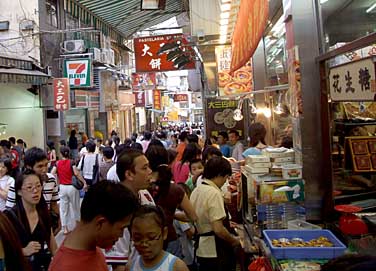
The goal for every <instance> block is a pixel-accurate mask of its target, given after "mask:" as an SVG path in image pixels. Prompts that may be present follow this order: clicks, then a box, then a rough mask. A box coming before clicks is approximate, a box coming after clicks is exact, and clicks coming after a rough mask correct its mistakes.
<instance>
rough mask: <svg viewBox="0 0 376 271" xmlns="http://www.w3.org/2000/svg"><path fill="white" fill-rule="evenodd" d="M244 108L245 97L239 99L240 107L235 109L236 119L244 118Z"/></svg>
mask: <svg viewBox="0 0 376 271" xmlns="http://www.w3.org/2000/svg"><path fill="white" fill-rule="evenodd" d="M242 108H243V99H241V100H240V101H239V104H238V108H236V109H235V110H234V117H233V118H234V120H236V121H241V120H242V119H243V114H242Z"/></svg>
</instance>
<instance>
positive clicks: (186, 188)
mask: <svg viewBox="0 0 376 271" xmlns="http://www.w3.org/2000/svg"><path fill="white" fill-rule="evenodd" d="M177 185H179V186H180V187H181V188H182V189H183V190H184V192H185V194H187V196H188V198H190V197H191V193H192V191H191V189H190V188H189V186H188V185H187V184H186V183H177Z"/></svg>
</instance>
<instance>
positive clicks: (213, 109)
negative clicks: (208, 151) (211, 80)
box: [206, 98, 245, 139]
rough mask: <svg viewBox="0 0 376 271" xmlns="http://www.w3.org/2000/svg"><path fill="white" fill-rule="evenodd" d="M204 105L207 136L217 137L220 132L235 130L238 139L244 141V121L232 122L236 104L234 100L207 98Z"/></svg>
mask: <svg viewBox="0 0 376 271" xmlns="http://www.w3.org/2000/svg"><path fill="white" fill-rule="evenodd" d="M206 101H207V104H206V110H207V119H208V120H212V121H207V122H206V126H207V131H208V134H209V135H214V136H218V133H219V132H221V131H227V132H229V131H230V130H237V131H238V132H239V135H240V138H241V139H244V138H245V137H244V136H245V135H244V131H245V130H244V119H242V120H241V121H236V120H234V110H235V109H236V108H237V106H238V103H237V101H235V100H219V99H215V98H208V99H207V100H206Z"/></svg>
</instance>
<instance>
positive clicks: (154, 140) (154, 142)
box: [148, 138, 164, 148]
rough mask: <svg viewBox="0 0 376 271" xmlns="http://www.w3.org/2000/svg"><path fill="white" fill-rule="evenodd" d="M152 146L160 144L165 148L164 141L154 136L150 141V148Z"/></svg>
mask: <svg viewBox="0 0 376 271" xmlns="http://www.w3.org/2000/svg"><path fill="white" fill-rule="evenodd" d="M150 146H160V147H163V148H164V146H163V143H162V142H161V141H160V140H159V139H156V138H153V139H152V140H150V143H149V145H148V148H149V147H150Z"/></svg>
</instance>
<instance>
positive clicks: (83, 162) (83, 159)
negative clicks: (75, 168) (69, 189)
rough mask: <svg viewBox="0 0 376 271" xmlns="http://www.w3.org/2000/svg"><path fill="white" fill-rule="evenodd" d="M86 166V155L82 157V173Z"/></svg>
mask: <svg viewBox="0 0 376 271" xmlns="http://www.w3.org/2000/svg"><path fill="white" fill-rule="evenodd" d="M84 164H85V155H84V156H82V162H81V172H82V170H83V169H84Z"/></svg>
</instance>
